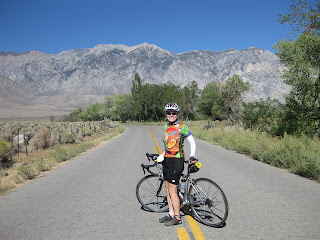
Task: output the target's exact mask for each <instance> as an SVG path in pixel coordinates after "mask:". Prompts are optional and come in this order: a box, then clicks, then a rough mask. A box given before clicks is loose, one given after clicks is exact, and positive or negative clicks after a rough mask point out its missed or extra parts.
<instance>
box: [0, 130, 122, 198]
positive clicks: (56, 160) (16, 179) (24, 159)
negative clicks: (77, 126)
mask: <svg viewBox="0 0 320 240" xmlns="http://www.w3.org/2000/svg"><path fill="white" fill-rule="evenodd" d="M124 130H125V127H123V126H118V127H117V128H113V129H110V130H108V131H105V132H102V133H100V134H96V135H93V136H88V137H84V139H83V142H81V143H78V144H66V145H60V146H59V147H56V148H49V149H39V150H38V151H35V152H31V153H29V154H28V156H26V154H20V155H19V157H18V156H17V155H16V156H14V158H13V164H12V166H10V167H8V168H2V169H0V195H4V194H6V193H8V192H10V191H12V190H14V189H17V188H19V187H20V186H22V185H24V184H26V183H28V182H29V181H31V180H33V179H35V178H37V177H39V176H42V175H43V174H45V173H46V172H47V171H50V170H53V169H55V168H57V167H59V166H61V165H62V164H64V163H66V162H67V161H70V160H72V159H73V158H74V157H76V156H79V155H80V154H82V153H84V152H86V151H88V150H90V149H92V148H94V147H97V146H99V145H100V144H103V143H105V142H106V141H108V140H110V139H111V138H113V137H115V136H116V135H118V134H119V133H121V132H123V131H124ZM59 152H63V153H65V155H64V156H63V158H60V157H61V156H59Z"/></svg>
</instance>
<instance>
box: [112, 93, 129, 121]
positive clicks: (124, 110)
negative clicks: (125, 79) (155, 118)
mask: <svg viewBox="0 0 320 240" xmlns="http://www.w3.org/2000/svg"><path fill="white" fill-rule="evenodd" d="M114 105H115V114H116V116H117V118H118V120H120V121H121V122H123V123H124V122H126V121H128V120H131V119H132V118H133V111H132V109H133V97H132V95H131V94H122V95H116V96H115V98H114Z"/></svg>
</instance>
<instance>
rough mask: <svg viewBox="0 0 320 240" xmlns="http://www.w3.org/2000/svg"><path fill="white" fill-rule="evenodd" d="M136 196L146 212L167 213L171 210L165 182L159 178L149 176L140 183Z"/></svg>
mask: <svg viewBox="0 0 320 240" xmlns="http://www.w3.org/2000/svg"><path fill="white" fill-rule="evenodd" d="M136 195H137V199H138V201H139V202H140V204H141V205H142V206H143V208H144V209H145V210H148V211H151V212H166V211H168V209H169V207H168V202H167V194H166V188H165V185H164V181H163V180H162V179H161V178H159V177H158V176H154V175H148V176H145V177H144V178H142V179H141V180H140V181H139V182H138V185H137V188H136Z"/></svg>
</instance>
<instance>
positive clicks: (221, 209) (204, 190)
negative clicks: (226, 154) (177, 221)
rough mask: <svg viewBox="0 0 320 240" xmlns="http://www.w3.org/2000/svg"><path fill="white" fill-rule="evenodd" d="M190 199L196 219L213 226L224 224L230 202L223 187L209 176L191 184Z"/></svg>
mask: <svg viewBox="0 0 320 240" xmlns="http://www.w3.org/2000/svg"><path fill="white" fill-rule="evenodd" d="M188 199H189V201H190V203H191V204H190V205H191V209H192V212H193V213H194V215H195V217H196V219H198V220H199V221H200V222H202V223H203V224H205V225H208V226H211V227H220V226H222V225H223V224H224V223H225V221H226V219H227V217H228V211H229V209H228V202H227V198H226V196H225V194H224V193H223V191H222V189H221V188H220V187H219V186H218V184H216V183H215V182H214V181H212V180H210V179H208V178H198V179H196V180H194V182H193V183H192V184H191V186H190V189H189V193H188Z"/></svg>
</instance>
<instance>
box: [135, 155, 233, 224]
mask: <svg viewBox="0 0 320 240" xmlns="http://www.w3.org/2000/svg"><path fill="white" fill-rule="evenodd" d="M146 156H147V158H148V160H149V161H151V160H152V161H155V160H156V159H157V157H158V156H159V155H158V154H149V153H146ZM185 163H188V161H185ZM141 167H142V169H143V172H144V174H145V171H147V172H149V173H150V175H147V176H145V177H143V178H142V179H141V180H140V181H139V182H138V184H137V187H136V195H137V199H138V201H139V202H140V204H141V205H142V207H143V208H144V209H145V210H147V211H151V212H166V211H168V209H169V207H168V203H167V196H166V189H165V184H164V179H163V174H162V167H161V163H157V162H155V163H154V164H152V165H145V164H143V163H142V164H141ZM152 167H156V168H157V172H153V171H151V170H150V168H152ZM187 169H188V172H187V174H183V175H182V177H181V180H180V183H179V186H178V196H179V198H180V200H181V207H183V206H190V208H191V210H192V212H193V215H194V217H195V219H196V220H198V221H200V222H201V223H203V224H205V225H207V226H211V227H221V226H223V225H224V224H225V221H226V219H227V217H228V211H229V208H228V201H227V198H226V196H225V194H224V192H223V191H222V189H221V188H220V187H219V186H218V184H216V183H215V182H214V181H212V180H211V179H208V178H197V179H193V178H191V176H190V174H191V172H190V170H189V169H190V168H189V165H188V168H187ZM181 185H182V186H183V185H185V186H184V187H181Z"/></svg>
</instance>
